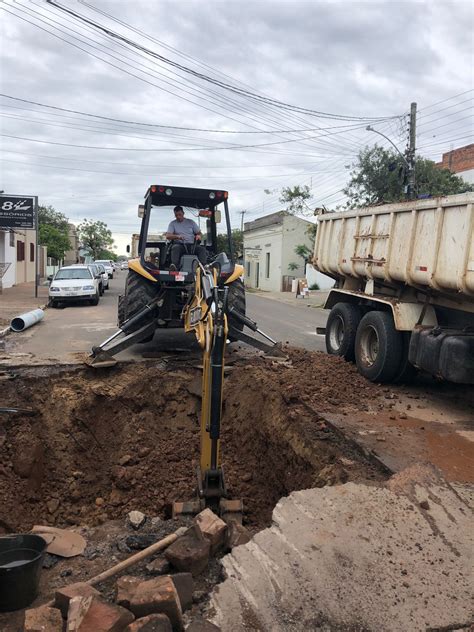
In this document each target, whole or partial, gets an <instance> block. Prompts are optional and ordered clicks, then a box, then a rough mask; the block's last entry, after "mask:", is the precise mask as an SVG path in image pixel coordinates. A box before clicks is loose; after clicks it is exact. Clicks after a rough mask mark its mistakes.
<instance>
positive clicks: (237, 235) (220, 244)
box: [217, 228, 244, 257]
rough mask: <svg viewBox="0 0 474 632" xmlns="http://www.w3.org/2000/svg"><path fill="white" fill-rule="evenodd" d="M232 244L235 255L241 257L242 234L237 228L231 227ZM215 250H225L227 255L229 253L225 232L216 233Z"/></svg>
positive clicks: (242, 247)
mask: <svg viewBox="0 0 474 632" xmlns="http://www.w3.org/2000/svg"><path fill="white" fill-rule="evenodd" d="M232 245H233V248H234V254H235V256H236V257H242V256H243V252H244V236H243V233H242V231H241V230H239V229H238V228H234V229H232ZM217 252H225V253H226V254H227V255H228V256H229V255H230V253H229V243H228V240H227V233H220V234H219V235H217Z"/></svg>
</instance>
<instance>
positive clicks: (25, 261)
mask: <svg viewBox="0 0 474 632" xmlns="http://www.w3.org/2000/svg"><path fill="white" fill-rule="evenodd" d="M38 250H39V257H40V259H39V269H38V271H39V275H40V277H44V276H46V257H47V248H46V247H45V246H39V248H38ZM0 268H2V270H0V274H2V273H3V272H4V273H3V277H2V287H4V288H8V287H12V286H13V285H18V284H19V283H31V282H34V280H35V269H36V231H34V230H30V229H21V228H16V229H14V230H8V229H2V230H0Z"/></svg>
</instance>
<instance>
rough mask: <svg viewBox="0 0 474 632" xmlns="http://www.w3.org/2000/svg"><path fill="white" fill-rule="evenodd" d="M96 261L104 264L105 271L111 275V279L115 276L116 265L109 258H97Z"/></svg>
mask: <svg viewBox="0 0 474 632" xmlns="http://www.w3.org/2000/svg"><path fill="white" fill-rule="evenodd" d="M94 263H101V264H102V265H103V266H104V268H105V271H106V272H107V274H108V275H109V279H113V278H114V267H113V265H112V262H111V261H109V260H108V259H97V261H94Z"/></svg>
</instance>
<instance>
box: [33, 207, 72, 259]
mask: <svg viewBox="0 0 474 632" xmlns="http://www.w3.org/2000/svg"><path fill="white" fill-rule="evenodd" d="M38 227H39V235H38V239H39V243H40V244H41V245H42V246H47V248H48V256H49V257H52V258H53V259H56V261H60V260H61V259H64V255H65V253H66V251H67V250H69V249H70V248H71V244H70V241H69V224H68V219H67V217H66V216H65V215H64V213H61V212H60V211H56V209H55V208H53V207H52V206H40V207H38Z"/></svg>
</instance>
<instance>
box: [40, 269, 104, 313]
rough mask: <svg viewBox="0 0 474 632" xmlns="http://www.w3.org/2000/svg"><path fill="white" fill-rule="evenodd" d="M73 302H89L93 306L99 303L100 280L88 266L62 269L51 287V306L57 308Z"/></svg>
mask: <svg viewBox="0 0 474 632" xmlns="http://www.w3.org/2000/svg"><path fill="white" fill-rule="evenodd" d="M71 301H89V302H90V303H91V305H97V304H98V303H99V279H97V278H94V274H93V272H92V271H91V270H90V268H88V267H87V266H81V265H77V266H65V267H64V268H60V269H59V270H58V271H57V272H56V274H55V275H54V277H53V280H52V281H51V284H50V286H49V304H50V305H51V307H57V306H58V305H59V303H63V302H64V303H66V302H71Z"/></svg>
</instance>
